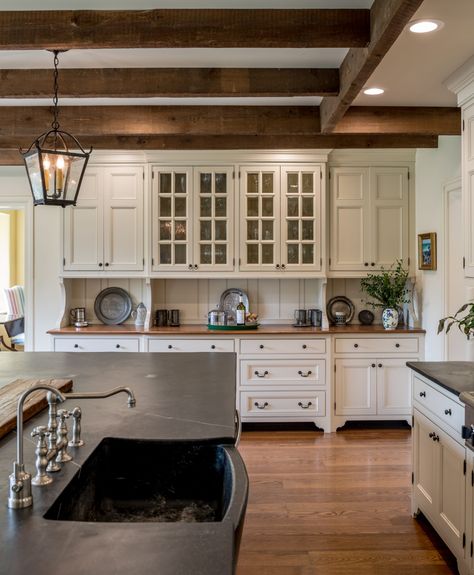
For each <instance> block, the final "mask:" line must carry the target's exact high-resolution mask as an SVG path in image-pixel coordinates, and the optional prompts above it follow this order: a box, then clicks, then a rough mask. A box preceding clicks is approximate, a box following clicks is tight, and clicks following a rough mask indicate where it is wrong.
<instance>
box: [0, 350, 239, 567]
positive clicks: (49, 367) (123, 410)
mask: <svg viewBox="0 0 474 575" xmlns="http://www.w3.org/2000/svg"><path fill="white" fill-rule="evenodd" d="M235 361H236V360H235V354H233V353H209V354H197V353H196V354H194V353H186V354H176V353H170V354H167V353H163V354H157V353H58V352H56V353H53V352H27V353H0V387H1V386H3V385H6V384H7V383H9V382H10V381H12V380H14V379H17V378H71V379H72V380H73V391H85V390H88V391H99V390H106V389H110V388H113V387H116V386H119V385H127V386H129V387H131V388H132V389H133V391H134V393H135V396H136V400H137V406H136V407H135V408H133V409H130V408H128V407H127V396H126V395H125V394H123V393H122V394H118V395H116V396H113V397H109V398H106V399H97V400H88V399H84V400H75V399H71V400H68V401H67V402H66V403H65V404H64V407H65V408H66V409H72V408H73V407H75V406H76V405H79V406H80V407H81V408H82V412H83V416H82V438H83V439H84V441H85V442H86V445H84V446H83V447H81V448H78V449H72V448H70V453H71V455H73V461H72V462H70V463H67V464H66V465H63V468H62V470H61V471H59V472H58V473H55V474H54V482H53V483H52V484H51V485H48V486H46V487H42V488H39V487H34V486H33V497H34V503H33V507H31V508H28V509H21V510H11V509H8V508H7V506H6V501H7V497H8V476H9V474H10V473H11V471H12V465H13V461H14V460H15V459H16V433H15V432H12V433H10V434H8V435H7V436H5V437H4V438H3V439H2V440H0V525H1V526H2V529H1V531H0V558H1V560H0V575H4V574H5V575H7V574H8V575H25V574H26V573H35V575H51V574H52V573H53V574H54V573H60V572H63V571H64V572H67V573H68V575H82V574H86V573H87V575H95V574H100V575H122V574H129V573H133V574H134V575H148V574H150V573H160V575H188V574H189V575H191V574H192V575H231V573H232V557H233V547H234V529H233V525H232V522H231V521H228V522H226V521H225V520H224V521H222V522H220V523H167V524H162V523H161V524H160V523H152V524H150V523H139V524H137V523H87V522H70V521H69V522H67V521H48V520H46V519H43V514H44V513H45V511H46V510H47V509H48V508H49V506H50V505H51V504H52V503H53V501H54V500H55V499H56V498H57V496H58V495H59V493H60V492H61V491H62V489H63V488H64V486H65V485H66V484H67V483H68V482H69V481H70V480H71V478H72V477H73V475H74V474H75V473H76V472H77V471H78V469H79V467H78V465H80V464H81V463H82V462H83V461H84V460H85V459H86V458H87V457H88V456H89V455H90V453H91V452H92V451H93V449H94V448H95V447H96V446H97V444H98V443H99V442H100V440H101V439H102V438H103V437H107V436H109V437H110V436H112V437H136V438H144V439H194V440H208V441H212V442H216V443H223V444H233V442H234V413H235ZM46 422H47V411H46V410H45V411H43V412H42V413H41V414H39V415H37V416H36V417H34V418H33V419H32V420H30V421H28V422H27V423H26V424H25V429H24V451H25V467H26V470H27V471H29V472H30V473H34V459H35V455H34V449H35V446H34V443H33V442H32V440H31V439H30V431H31V430H32V428H33V427H34V426H36V425H40V424H41V425H43V424H46Z"/></svg>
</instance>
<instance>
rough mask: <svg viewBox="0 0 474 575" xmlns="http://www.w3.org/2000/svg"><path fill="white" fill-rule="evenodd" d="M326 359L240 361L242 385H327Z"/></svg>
mask: <svg viewBox="0 0 474 575" xmlns="http://www.w3.org/2000/svg"><path fill="white" fill-rule="evenodd" d="M325 367H326V362H325V360H324V359H300V360H297V361H291V360H284V359H282V360H278V359H269V360H263V359H258V360H255V361H249V360H245V361H241V362H240V384H241V385H242V386H246V385H251V386H257V385H258V386H260V387H267V386H270V385H271V386H274V385H275V386H278V385H284V386H288V385H290V386H296V385H303V386H305V387H308V386H311V387H313V386H322V385H325V383H326V382H325Z"/></svg>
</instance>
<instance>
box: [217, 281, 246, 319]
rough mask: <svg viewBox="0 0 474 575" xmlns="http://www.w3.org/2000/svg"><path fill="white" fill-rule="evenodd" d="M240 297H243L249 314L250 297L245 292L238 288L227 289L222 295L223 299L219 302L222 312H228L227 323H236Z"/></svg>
mask: <svg viewBox="0 0 474 575" xmlns="http://www.w3.org/2000/svg"><path fill="white" fill-rule="evenodd" d="M240 296H242V301H243V303H244V305H245V311H246V312H247V313H248V312H249V311H250V310H249V296H248V295H247V294H246V293H245V292H244V290H241V289H238V288H230V289H226V290H225V291H223V292H222V294H221V299H220V301H219V309H220V310H221V311H225V312H227V321H232V320H234V321H235V319H236V318H235V310H236V308H237V305H238V303H239V299H240Z"/></svg>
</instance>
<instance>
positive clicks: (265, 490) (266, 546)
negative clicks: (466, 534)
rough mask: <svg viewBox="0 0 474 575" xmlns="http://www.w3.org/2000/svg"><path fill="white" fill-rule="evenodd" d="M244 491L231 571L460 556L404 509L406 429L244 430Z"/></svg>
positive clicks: (413, 570) (360, 566)
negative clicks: (244, 511) (244, 503)
mask: <svg viewBox="0 0 474 575" xmlns="http://www.w3.org/2000/svg"><path fill="white" fill-rule="evenodd" d="M239 451H240V453H241V454H242V456H243V458H244V460H245V464H246V466H247V470H248V473H249V477H250V496H249V505H248V508H247V515H246V519H245V526H244V532H243V536H242V543H241V548H240V555H239V562H238V567H237V575H354V574H356V573H362V574H369V575H447V574H452V573H457V569H456V563H455V560H454V558H453V556H452V555H451V554H450V553H449V551H448V550H447V548H446V547H445V545H444V544H443V542H442V541H441V539H439V537H438V536H437V535H436V533H434V531H433V530H432V529H431V527H430V526H429V524H428V523H427V522H426V520H424V519H423V517H421V518H420V519H419V520H415V519H413V518H412V517H411V515H410V487H411V435H410V430H409V429H348V430H345V431H340V432H338V433H337V434H335V433H332V434H326V435H324V434H323V433H321V432H316V431H314V432H313V431H248V432H244V433H243V434H242V439H241V443H240V446H239Z"/></svg>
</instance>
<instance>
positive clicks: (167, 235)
mask: <svg viewBox="0 0 474 575" xmlns="http://www.w3.org/2000/svg"><path fill="white" fill-rule="evenodd" d="M170 239H171V222H170V221H169V220H165V221H160V240H170Z"/></svg>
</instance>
